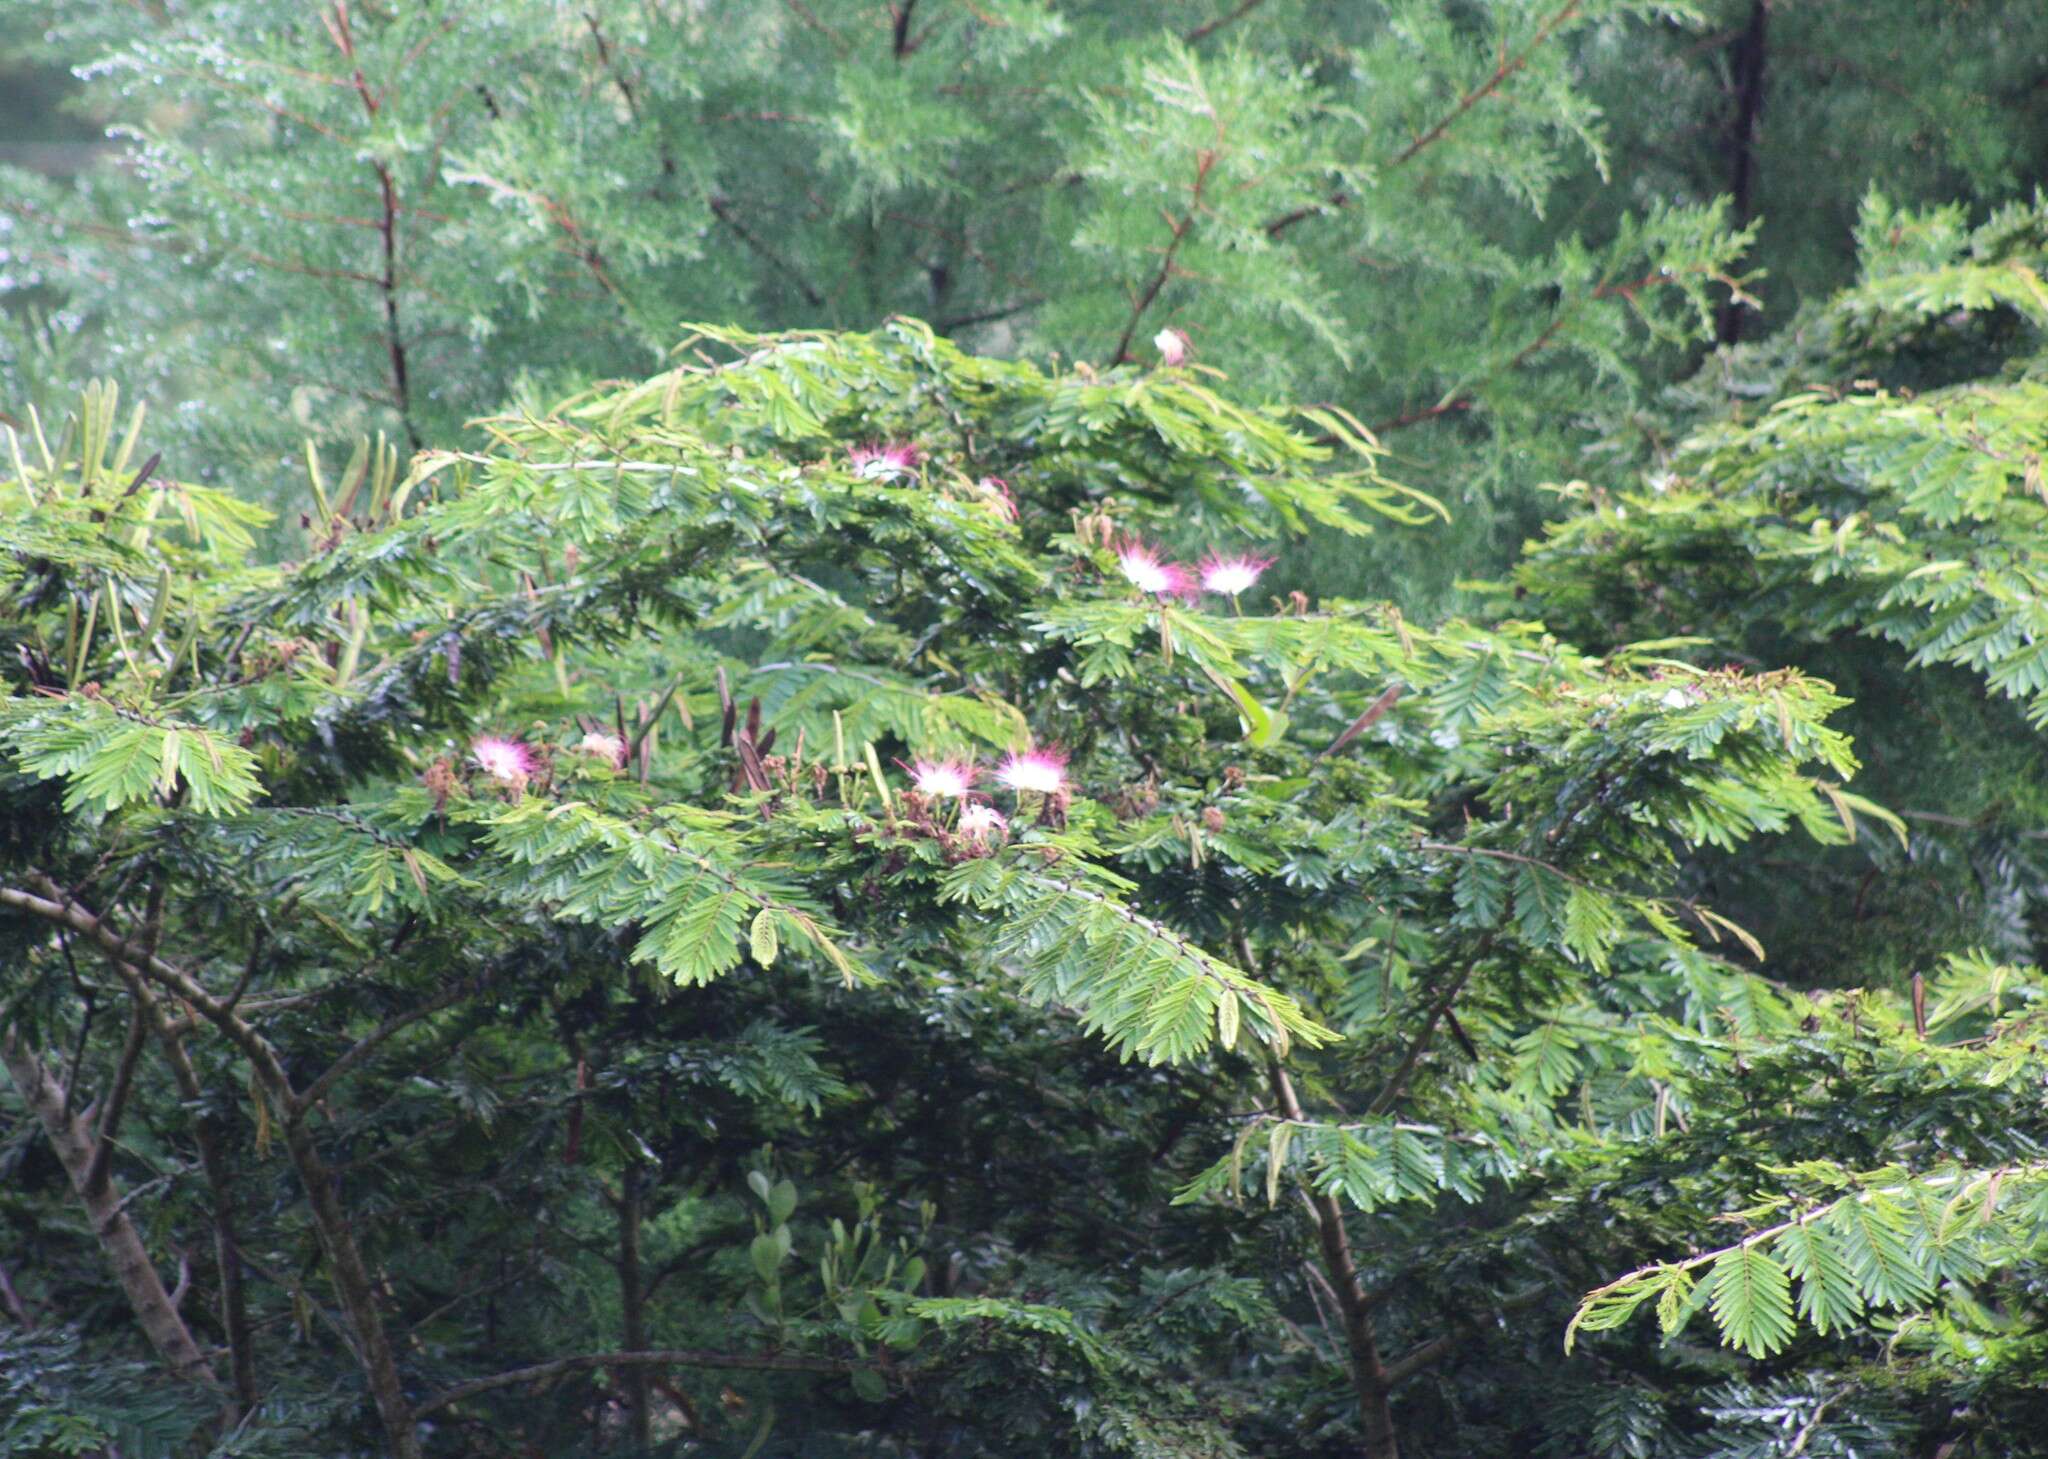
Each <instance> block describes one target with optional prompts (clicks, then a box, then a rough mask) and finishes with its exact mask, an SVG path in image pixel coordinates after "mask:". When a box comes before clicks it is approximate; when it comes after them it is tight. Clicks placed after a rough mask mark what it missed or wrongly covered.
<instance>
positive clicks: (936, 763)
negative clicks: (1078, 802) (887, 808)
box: [908, 749, 1067, 846]
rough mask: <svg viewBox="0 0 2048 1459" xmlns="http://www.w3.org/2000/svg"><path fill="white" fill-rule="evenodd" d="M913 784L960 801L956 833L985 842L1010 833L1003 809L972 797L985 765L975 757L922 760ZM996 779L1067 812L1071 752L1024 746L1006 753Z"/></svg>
mask: <svg viewBox="0 0 2048 1459" xmlns="http://www.w3.org/2000/svg"><path fill="white" fill-rule="evenodd" d="M908 768H909V770H910V786H911V789H913V790H915V791H916V792H917V793H918V794H919V795H921V796H924V797H925V798H926V799H927V800H931V801H935V802H936V801H948V800H955V801H959V802H961V806H960V819H959V820H958V821H957V822H956V823H955V825H954V830H955V832H956V833H957V834H958V835H960V836H961V837H963V838H964V839H965V840H967V841H968V842H970V843H972V844H974V845H977V846H986V845H988V844H989V843H990V842H992V841H996V840H1000V839H1001V838H1002V837H1004V836H1006V835H1008V834H1009V830H1010V822H1009V819H1008V818H1007V817H1006V816H1004V815H1003V813H1002V812H1001V811H999V810H997V809H996V808H995V807H994V806H992V805H990V804H989V803H988V802H986V801H983V800H977V799H975V798H974V782H975V781H977V780H979V779H980V778H981V775H982V769H981V767H980V766H979V765H976V764H975V763H974V762H973V761H971V760H952V759H948V760H918V761H915V762H913V763H912V764H911V765H910V766H909V767H908ZM993 774H994V778H995V781H996V783H997V784H999V785H1001V786H1004V787H1005V788H1007V789H1009V790H1013V791H1016V792H1017V793H1018V794H1020V795H1025V794H1029V795H1037V796H1042V797H1044V798H1045V799H1046V800H1047V801H1051V802H1057V803H1058V804H1059V805H1060V807H1061V809H1062V811H1064V807H1065V802H1066V795H1067V757H1066V756H1065V755H1064V754H1063V753H1061V752H1060V751H1059V750H1056V749H1043V750H1024V751H1021V752H1013V753H1011V754H1009V755H1006V756H1004V757H1003V760H1002V761H1001V763H999V764H998V765H997V766H996V767H995V770H994V772H993Z"/></svg>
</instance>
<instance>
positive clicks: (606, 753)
mask: <svg viewBox="0 0 2048 1459" xmlns="http://www.w3.org/2000/svg"><path fill="white" fill-rule="evenodd" d="M576 753H577V754H579V755H588V756H590V757H591V758H592V759H593V760H609V761H610V762H611V764H612V768H613V769H614V770H623V769H625V768H626V742H625V741H624V740H622V739H620V738H619V737H618V736H617V735H608V734H605V733H604V732H603V731H601V730H592V731H591V732H590V733H589V734H587V735H585V736H584V737H583V738H582V739H581V740H580V741H578V742H577V745H576Z"/></svg>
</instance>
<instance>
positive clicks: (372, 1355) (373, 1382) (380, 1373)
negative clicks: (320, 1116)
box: [285, 1119, 420, 1459]
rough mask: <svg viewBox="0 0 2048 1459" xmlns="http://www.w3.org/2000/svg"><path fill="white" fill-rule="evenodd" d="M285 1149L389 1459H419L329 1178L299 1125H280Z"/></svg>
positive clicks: (366, 1273) (407, 1407) (366, 1276)
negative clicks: (350, 1334)
mask: <svg viewBox="0 0 2048 1459" xmlns="http://www.w3.org/2000/svg"><path fill="white" fill-rule="evenodd" d="M285 1148H286V1149H287V1150H288V1151H290V1152H291V1157H292V1167H293V1169H295V1170H296V1171H297V1172H298V1176H299V1184H300V1185H302V1186H304V1187H305V1191H306V1200H307V1203H308V1204H309V1205H310V1206H311V1208H312V1215H313V1225H314V1228H315V1229H316V1230H318V1231H319V1233H320V1245H321V1247H322V1249H323V1250H324V1251H325V1252H326V1254H327V1270H328V1273H329V1275H330V1276H331V1277H332V1278H333V1281H334V1294H335V1296H336V1298H337V1299H338V1300H339V1301H340V1302H341V1308H342V1311H343V1312H345V1313H347V1314H348V1324H349V1327H350V1328H351V1329H352V1330H353V1331H354V1333H355V1337H356V1361H357V1362H358V1363H359V1364H360V1365H361V1367H362V1370H363V1376H364V1377H365V1378H367V1379H368V1380H369V1384H370V1397H371V1398H372V1399H373V1400H375V1402H376V1404H377V1416H378V1417H379V1418H380V1419H382V1420H383V1422H384V1437H385V1440H386V1441H387V1442H388V1443H389V1444H390V1446H391V1459H420V1441H419V1433H418V1424H417V1422H416V1421H415V1419H414V1417H413V1411H412V1404H411V1402H410V1401H408V1400H407V1398H406V1396H405V1384H404V1382H403V1381H402V1380H401V1379H400V1378H399V1376H398V1361H397V1359H396V1358H395V1357H394V1356H393V1354H392V1351H391V1339H390V1337H389V1336H388V1335H387V1334H386V1333H385V1331H384V1310H383V1308H382V1307H381V1306H379V1305H378V1301H377V1285H376V1283H375V1282H374V1281H372V1280H371V1278H370V1270H369V1268H368V1267H367V1266H365V1265H364V1263H363V1253H362V1250H361V1248H360V1247H358V1246H357V1245H356V1238H355V1231H354V1228H353V1227H351V1226H350V1224H349V1219H348V1213H347V1212H346V1211H344V1210H343V1209H342V1207H341V1201H340V1198H339V1197H337V1196H336V1195H335V1193H334V1172H333V1171H332V1170H330V1169H328V1166H327V1162H326V1161H324V1160H322V1159H321V1158H320V1152H319V1151H318V1150H317V1149H315V1148H314V1145H313V1134H312V1132H311V1131H310V1130H308V1129H307V1128H306V1127H305V1125H304V1124H303V1123H301V1122H299V1121H295V1120H290V1119H286V1121H285Z"/></svg>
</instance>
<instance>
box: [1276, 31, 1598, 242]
mask: <svg viewBox="0 0 2048 1459" xmlns="http://www.w3.org/2000/svg"><path fill="white" fill-rule="evenodd" d="M1582 4H1583V0H1570V3H1568V4H1566V5H1565V6H1563V7H1562V8H1561V9H1559V10H1558V11H1557V12H1556V13H1555V14H1553V15H1552V16H1551V17H1550V18H1549V19H1548V20H1546V21H1544V22H1543V24H1541V25H1540V26H1538V27H1537V28H1536V33H1535V34H1534V35H1533V36H1531V37H1530V38H1529V43H1528V44H1527V45H1525V46H1523V47H1522V49H1521V50H1519V51H1517V52H1516V53H1515V54H1514V55H1512V56H1509V55H1505V54H1503V55H1502V56H1501V58H1500V62H1499V64H1497V65H1496V66H1495V67H1494V69H1493V74H1492V75H1491V76H1488V77H1487V78H1486V79H1485V80H1483V81H1481V82H1480V83H1479V84H1478V85H1477V86H1475V87H1473V88H1472V89H1471V90H1470V91H1468V92H1466V93H1465V94H1464V95H1463V96H1461V97H1459V98H1458V100H1457V102H1456V104H1455V105H1453V106H1452V107H1451V109H1450V110H1449V111H1447V112H1445V113H1444V114H1443V115H1442V116H1440V117H1438V118H1437V119H1436V121H1434V122H1432V123H1431V124H1430V125H1429V127H1428V128H1426V129H1425V130H1424V131H1423V132H1422V133H1421V134H1420V135H1419V136H1417V137H1416V138H1415V140H1414V141H1412V142H1410V143H1409V144H1408V145H1407V146H1406V147H1403V148H1402V149H1401V150H1400V151H1399V152H1397V153H1395V154H1394V155H1393V156H1392V157H1390V158H1389V159H1388V160H1387V162H1386V163H1385V165H1384V166H1383V167H1382V169H1381V170H1382V171H1385V172H1392V171H1393V170H1394V169H1395V168H1397V167H1401V166H1404V165H1405V164H1407V163H1408V162H1410V161H1412V160H1414V158H1415V157H1416V155H1417V154H1419V153H1421V152H1422V151H1424V150H1425V149H1426V148H1429V147H1432V146H1434V145H1435V144H1436V143H1438V142H1440V141H1442V140H1443V138H1444V135H1445V133H1447V132H1449V131H1450V129H1451V128H1452V127H1453V126H1455V125H1457V123H1458V120H1459V119H1460V118H1461V117H1463V116H1464V115H1465V113H1467V112H1469V111H1470V110H1472V108H1473V107H1475V106H1477V105H1479V103H1480V102H1482V101H1484V100H1486V98H1487V97H1489V96H1491V95H1493V94H1494V92H1496V91H1498V90H1500V88H1501V87H1502V86H1503V85H1504V84H1506V82H1507V81H1508V80H1510V79H1511V78H1512V77H1513V76H1515V74H1516V73H1518V72H1520V71H1522V70H1525V69H1526V68H1527V67H1528V65H1529V58H1530V57H1531V56H1532V55H1534V54H1535V53H1536V49H1537V47H1539V46H1541V45H1542V44H1543V43H1544V42H1545V41H1547V40H1549V39H1550V38H1551V36H1553V35H1554V34H1556V33H1557V30H1558V28H1559V27H1560V26H1562V25H1563V24H1564V23H1565V22H1566V21H1568V20H1570V19H1572V18H1573V17H1574V16H1576V15H1577V14H1578V13H1579V10H1580V8H1581V6H1582ZM1503 49H1505V48H1503ZM1351 201H1352V199H1351V197H1350V195H1349V194H1346V193H1341V192H1338V193H1332V194H1331V195H1330V198H1329V200H1328V202H1327V203H1320V204H1317V205H1315V206H1313V207H1307V208H1296V209H1295V210H1294V211H1293V212H1291V213H1283V214H1281V215H1280V216H1279V217H1277V218H1275V219H1273V220H1272V221H1271V222H1269V223H1267V224H1266V236H1267V237H1268V238H1278V237H1279V236H1280V235H1281V234H1282V233H1285V232H1286V231H1287V230H1288V229H1289V228H1292V227H1293V226H1294V225H1295V224H1296V223H1299V222H1302V221H1304V220H1305V219H1308V218H1313V217H1316V216H1317V215H1318V214H1321V213H1324V212H1328V211H1335V210H1336V209H1339V208H1343V207H1346V206H1348V205H1349V204H1350V202H1351Z"/></svg>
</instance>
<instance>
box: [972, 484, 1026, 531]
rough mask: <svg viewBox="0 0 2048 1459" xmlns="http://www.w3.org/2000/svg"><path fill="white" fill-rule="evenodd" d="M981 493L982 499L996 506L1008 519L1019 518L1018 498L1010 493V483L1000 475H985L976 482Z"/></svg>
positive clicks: (1014, 519)
mask: <svg viewBox="0 0 2048 1459" xmlns="http://www.w3.org/2000/svg"><path fill="white" fill-rule="evenodd" d="M974 485H975V487H976V489H977V490H978V491H980V493H981V499H982V500H983V501H985V502H987V503H988V504H989V505H990V506H991V507H994V508H995V509H996V510H997V511H998V512H1000V513H1002V515H1003V517H1004V518H1005V519H1007V520H1008V521H1012V522H1014V521H1016V520H1017V498H1016V497H1014V496H1012V495H1011V494H1010V483H1009V482H1007V481H1005V480H1003V479H1002V477H1000V476H984V477H982V478H981V480H979V481H977V482H975V483H974Z"/></svg>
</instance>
